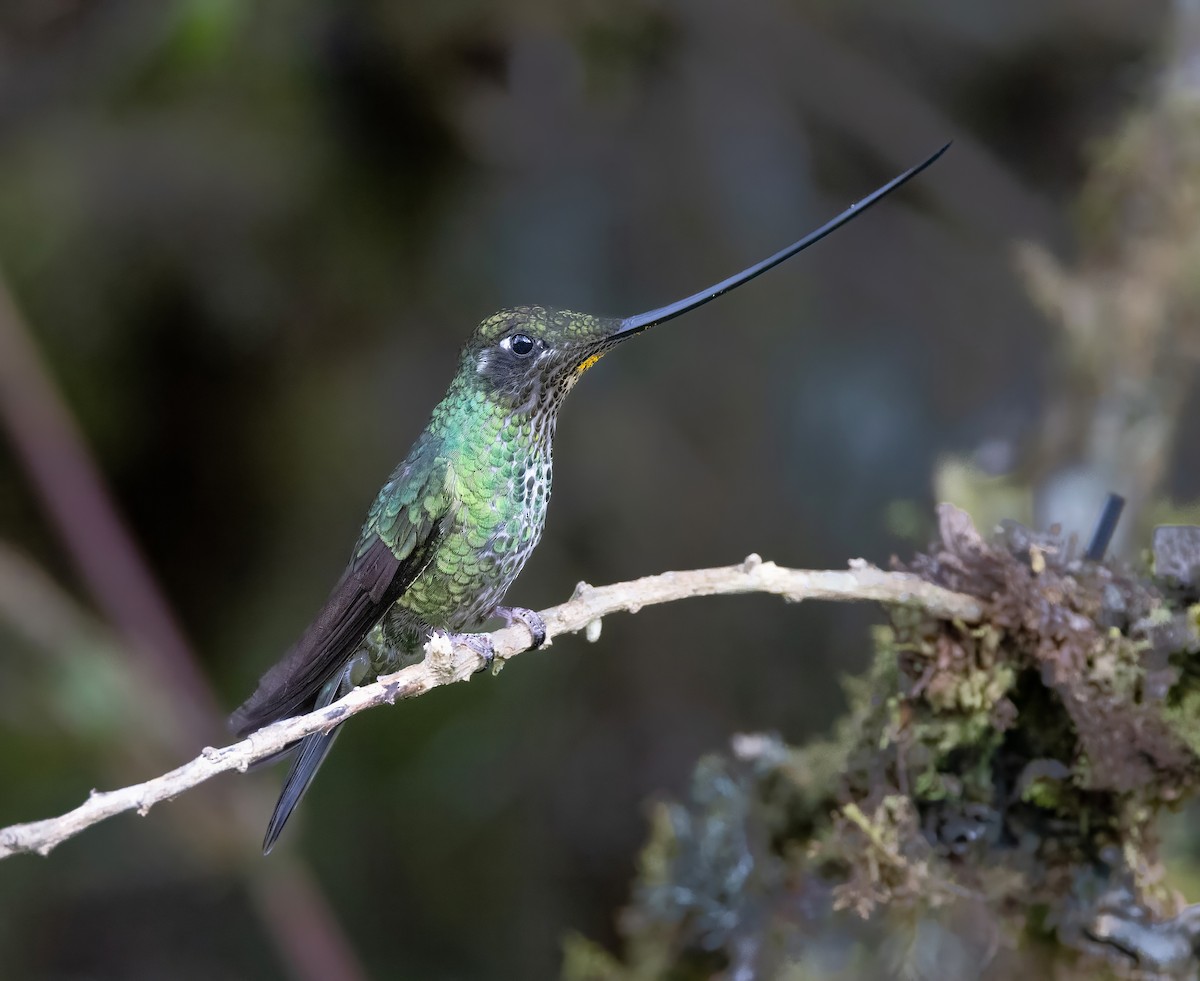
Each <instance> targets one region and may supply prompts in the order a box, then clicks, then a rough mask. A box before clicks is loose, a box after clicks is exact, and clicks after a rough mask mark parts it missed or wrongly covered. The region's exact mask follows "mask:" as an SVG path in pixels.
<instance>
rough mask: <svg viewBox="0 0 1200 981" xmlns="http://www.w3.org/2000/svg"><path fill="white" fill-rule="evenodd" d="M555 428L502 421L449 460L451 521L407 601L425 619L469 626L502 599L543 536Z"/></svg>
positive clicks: (445, 625) (438, 623)
mask: <svg viewBox="0 0 1200 981" xmlns="http://www.w3.org/2000/svg"><path fill="white" fill-rule="evenodd" d="M552 435H553V434H552V432H550V431H538V430H537V429H536V428H535V423H534V422H532V421H530V420H525V421H523V422H521V421H509V420H506V421H505V424H504V425H500V426H497V427H496V428H495V431H494V432H493V433H491V434H489V436H490V438H489V439H488V440H487V441H486V442H483V443H482V445H476V446H471V445H469V444H468V445H466V446H464V447H462V448H460V449H458V451H457V452H455V453H453V454H452V455H451V456H450V458H449V459H448V461H447V462H448V467H449V469H448V474H449V476H448V481H447V488H446V489H447V491H448V493H449V496H450V499H451V508H450V514H449V515H448V516H447V517H448V525H447V527H446V528H445V530H444V533H443V537H442V540H441V542H440V543H439V545H438V547H437V549H436V550H435V552H434V555H433V558H432V560H431V561H430V563H429V565H428V566H427V567H426V569H425V571H424V572H423V573H422V574H421V575H420V576H419V577H418V578H417V580H416V581H415V582H413V584H412V585H411V586H410V587H409V589H408V590H407V591H406V592H405V594H404V596H403V597H401V599H400V601H399V602H400V605H401V606H402V607H403V608H405V609H406V610H407V611H408V612H409V613H410V614H412V615H414V616H416V617H418V618H419V619H420V620H421V621H422V622H424V623H426V624H428V625H430V626H433V627H441V628H444V629H447V630H462V629H466V628H468V627H472V626H475V625H476V624H478V623H479V622H480V621H482V620H483V619H485V618H486V617H487V616H488V615H489V614H490V613H491V611H492V610H493V609H494V608H495V607H496V606H497V604H499V603H500V602H501V600H502V599H503V598H504V594H505V593H506V592H507V591H508V588H509V586H511V585H512V583H513V581H514V580H515V579H516V578H517V576H518V575H519V574H520V572H521V570H522V569H523V568H524V566H525V562H526V561H527V560H528V558H529V556H530V555H531V554H532V552H533V550H534V548H535V547H536V546H537V544H538V541H539V540H540V539H541V536H542V528H543V527H544V525H545V522H546V509H547V506H548V504H549V500H550V488H551V481H552V478H553V465H552V459H551V437H552Z"/></svg>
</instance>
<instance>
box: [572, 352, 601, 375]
mask: <svg viewBox="0 0 1200 981" xmlns="http://www.w3.org/2000/svg"><path fill="white" fill-rule="evenodd" d="M602 357H604V355H603V354H593V355H591V356H590V357H588V358H585V359H584V360H583V361H580V362H579V365H578V367H576V369H575V375H576V377H578V376H579V375H582V374H583V373H584V372H585V371H587V370H588V368H590V367H591V366H592V365H594V364H595V363H596V362H597V361H599V360H600V359H601V358H602Z"/></svg>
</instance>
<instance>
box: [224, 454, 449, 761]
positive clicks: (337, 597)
mask: <svg viewBox="0 0 1200 981" xmlns="http://www.w3.org/2000/svg"><path fill="white" fill-rule="evenodd" d="M419 462H421V461H415V460H414V461H406V462H405V464H402V465H401V466H400V467H399V468H397V470H396V472H395V473H394V474H393V475H392V478H391V480H389V481H388V483H387V484H386V485H385V486H384V488H383V490H382V491H380V493H379V496H378V497H377V498H376V500H375V503H374V505H372V507H371V512H370V515H369V516H368V518H367V523H366V526H365V527H364V528H363V533H362V537H361V538H360V539H359V543H358V547H357V548H356V549H355V552H354V557H353V559H352V560H351V562H350V565H349V567H348V568H347V569H346V571H345V573H344V574H343V575H342V578H341V580H340V581H339V582H338V584H337V586H336V587H334V590H333V593H332V594H331V595H330V597H329V599H328V600H327V601H326V603H325V606H324V607H323V608H322V610H321V612H320V613H318V614H317V617H316V619H315V620H313V622H312V623H311V624H310V625H309V627H308V629H307V630H305V631H304V634H303V635H302V636H301V637H300V639H299V641H297V642H296V644H295V646H294V647H293V648H292V649H291V650H290V651H288V653H287V654H286V655H284V657H283V658H282V659H281V660H280V661H279V662H278V663H277V664H276V665H275V666H274V667H272V668H271V669H270V670H269V671H267V673H266V674H264V675H263V677H262V680H261V681H260V682H259V683H258V688H257V689H256V690H255V692H254V694H253V695H251V696H250V697H249V698H248V699H247V700H246V702H245V703H244V704H243V705H242V706H241V707H240V708H239V709H238V710H237V711H236V712H234V713H233V715H232V716H231V717H230V720H229V724H230V728H232V729H233V731H234V732H235V733H236V734H237V735H238V736H239V737H242V736H245V735H248V734H249V733H251V732H253V731H255V730H256V729H260V728H262V727H263V726H264V725H266V724H268V723H270V722H275V721H276V720H278V719H286V718H288V717H289V716H291V715H295V714H296V713H297V712H298V711H299V710H301V709H302V708H305V707H307V706H308V705H310V704H312V702H313V700H314V699H315V698H316V696H317V694H318V693H319V692H320V690H321V687H322V686H323V685H324V684H325V682H327V681H328V680H329V679H330V678H331V677H332V676H333V674H334V673H335V672H336V671H337V670H338V669H339V668H341V666H342V665H343V664H345V662H346V660H347V659H348V658H349V657H350V656H351V655H352V654H354V652H355V651H356V650H357V649H358V647H359V645H360V644H362V642H363V639H364V638H365V637H366V636H367V634H368V633H369V632H370V631H371V628H372V627H374V626H375V624H376V623H378V622H379V619H380V618H381V617H382V616H383V614H384V613H386V612H387V610H388V608H389V607H390V606H391V605H392V604H393V603H395V602H396V600H397V599H399V598H400V596H401V595H402V594H403V593H404V591H405V590H406V589H407V588H408V587H409V585H411V583H412V581H413V580H414V579H416V578H417V576H419V575H420V574H421V572H422V570H424V568H425V567H426V566H427V565H428V564H429V562H430V561H431V560H432V558H433V556H434V553H435V552H436V550H437V546H438V543H439V542H440V541H441V538H442V535H443V533H444V531H445V528H446V527H447V524H448V522H449V521H450V520H451V517H452V516H451V514H450V511H451V508H452V505H453V501H452V497H451V493H450V491H449V489H448V488H447V481H446V480H444V479H438V478H437V477H436V476H435V477H431V478H430V479H426V480H420V479H415V480H414V479H413V476H414V470H416V469H418V468H417V467H416V466H415V464H417V463H419ZM420 469H426V468H420ZM429 469H432V470H433V471H434V473H435V474H436V472H437V469H438V468H436V467H432V468H429Z"/></svg>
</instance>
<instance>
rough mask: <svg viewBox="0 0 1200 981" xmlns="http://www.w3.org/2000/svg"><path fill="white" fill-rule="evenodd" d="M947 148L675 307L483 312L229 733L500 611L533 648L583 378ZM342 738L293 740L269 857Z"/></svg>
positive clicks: (243, 731) (267, 842) (311, 702)
mask: <svg viewBox="0 0 1200 981" xmlns="http://www.w3.org/2000/svg"><path fill="white" fill-rule="evenodd" d="M948 146H949V144H947V146H945V147H942V149H940V150H939V151H938V152H937V153H935V154H933V156H931V157H930V158H929V159H928V160H926V161H924V162H923V163H921V164H918V165H917V166H916V167H913V168H912V169H911V170H907V171H905V172H904V173H903V174H901V175H900V176H899V177H896V178H895V179H893V180H892V181H890V182H889V183H887V184H885V185H884V186H883V187H881V188H879V189H878V190H876V191H875V192H874V193H872V194H870V195H869V196H868V197H866V198H863V200H861V201H859V202H858V203H857V204H853V205H851V206H850V207H849V208H847V209H846V210H845V211H843V212H842V213H841V214H840V215H838V216H837V217H836V218H834V219H833V220H831V221H829V222H827V223H826V224H825V225H822V226H821V227H820V228H818V229H817V230H816V231H814V232H810V233H809V234H808V235H806V236H805V237H804V238H802V239H800V241H798V242H795V243H793V244H792V245H789V246H788V247H787V248H785V249H783V250H781V251H779V252H777V253H775V254H774V255H773V256H771V257H769V258H767V259H764V260H763V261H762V262H759V263H758V264H756V265H753V266H751V267H750V268H749V269H746V270H743V271H742V272H740V273H738V274H736V275H734V276H731V277H729V278H728V279H725V280H722V281H721V282H720V283H717V284H716V285H714V286H710V287H709V288H708V289H706V290H701V291H700V292H699V293H695V294H693V295H692V296H689V297H687V298H686V299H683V300H679V301H678V302H676V303H672V304H670V305H669V306H665V307H659V308H658V309H656V310H651V311H649V312H647V313H639V314H635V315H634V316H632V317H625V318H624V319H616V318H606V317H594V316H591V315H589V314H583V313H573V312H571V311H569V310H555V309H552V308H550V307H514V308H512V309H509V310H501V311H500V312H499V313H496V314H494V315H492V316H491V317H488V319H487V320H485V321H483V323H481V324H480V325H479V326H478V327H477V328H476V329H475V332H474V334H472V335H471V337H470V339H469V340H468V341H467V343H466V345H464V347H463V349H462V353H461V354H460V356H459V359H458V370H457V371H456V372H455V375H454V378H453V380H452V381H451V382H450V389H449V391H448V392H447V393H446V396H445V397H444V398H443V399H442V401H441V402H439V403H438V404H437V407H436V408H435V409H434V410H433V416H432V418H431V419H430V420H429V425H427V426H426V427H425V431H424V432H423V433H421V435H420V436H419V437H418V438H417V441H416V443H414V444H413V447H412V449H410V450H409V451H408V456H406V457H405V458H404V462H402V463H401V464H400V465H399V466H398V467H397V468H396V469H395V470H394V471H393V472H392V475H391V477H389V478H388V481H387V483H385V484H384V485H383V488H382V490H380V492H379V495H378V496H377V497H376V498H375V503H374V504H372V505H371V510H370V511H369V512H368V514H367V520H366V524H365V525H364V526H363V530H362V534H361V536H360V537H359V539H358V544H357V545H356V546H355V548H354V552H353V554H352V555H351V558H350V564H349V567H348V568H347V569H346V571H345V573H343V575H342V578H341V580H340V581H339V582H338V584H337V586H335V587H334V590H333V593H332V594H331V595H330V597H329V599H328V600H327V601H326V603H325V606H324V607H323V608H322V610H321V611H320V612H319V613H318V614H317V617H316V619H315V620H313V622H312V624H311V625H310V626H309V627H308V629H307V630H306V631H305V632H304V633H303V635H301V637H300V639H299V641H297V643H296V645H295V646H294V647H293V648H292V649H291V650H290V651H289V652H288V653H287V654H286V655H285V656H284V657H283V658H282V659H281V660H280V661H279V662H278V663H277V664H276V665H275V666H274V667H272V668H271V669H270V670H269V671H268V672H267V673H266V674H265V675H263V678H262V681H260V682H259V685H258V689H257V690H256V691H255V692H254V694H253V695H251V696H250V698H249V699H247V701H246V702H245V704H243V705H242V706H241V708H239V709H238V710H237V711H236V712H235V713H234V714H233V717H232V718H231V720H230V724H231V726H232V727H233V729H234V731H235V732H236V733H237V734H238V735H239V736H245V735H247V734H249V733H251V732H253V731H254V730H256V729H258V728H261V727H262V726H264V725H266V724H268V723H270V722H275V721H277V720H279V719H284V718H287V717H289V716H291V715H295V714H297V713H299V712H302V711H308V710H311V709H314V708H317V707H320V706H324V705H328V704H329V703H330V702H331V701H333V700H334V699H336V698H339V697H340V696H341V695H343V694H345V693H346V692H347V691H349V690H350V689H351V688H353V687H355V686H356V685H359V684H362V683H363V682H364V681H366V680H368V679H370V678H373V677H375V676H377V675H379V674H383V673H386V672H388V671H391V670H395V669H396V668H397V667H399V666H400V665H401V664H403V663H407V662H408V661H411V660H413V659H414V658H415V657H416V656H417V654H418V652H419V651H420V649H421V646H422V644H423V643H424V641H425V639H426V638H427V637H428V636H429V634H430V632H431V631H434V630H443V631H463V630H466V629H468V628H473V627H477V626H479V625H480V624H481V623H483V621H485V620H487V619H488V618H489V617H493V616H500V617H503V618H505V619H506V620H508V621H509V622H511V621H512V620H513V619H518V620H520V621H521V622H523V623H525V624H526V626H527V627H528V628H529V632H530V635H531V638H532V641H533V646H535V647H536V646H539V645H540V644H541V643H542V642H543V641H544V640H545V625H544V624H543V623H542V621H541V618H540V617H539V616H538V615H537V614H536V613H534V612H533V611H532V610H525V609H521V608H510V607H504V606H501V605H500V602H501V600H503V598H504V594H505V593H506V592H508V588H509V586H511V585H512V583H513V580H515V579H516V578H517V575H518V574H519V573H520V572H521V569H522V567H523V566H524V565H525V561H526V560H527V559H528V558H529V556H530V553H532V552H533V549H534V547H535V546H536V545H537V543H538V540H539V539H540V538H541V534H542V527H543V525H544V524H545V521H546V506H547V504H548V503H549V501H550V473H551V462H550V449H551V443H552V442H553V439H554V429H555V425H556V423H557V420H558V410H559V407H560V406H561V405H562V402H563V399H564V398H565V397H566V394H567V393H568V392H569V391H570V390H571V389H572V388H573V387H574V386H575V383H576V382H577V381H578V380H579V379H580V377H582V375H583V373H584V372H585V371H587V370H588V369H589V368H590V367H592V365H594V364H595V363H596V362H597V361H599V360H600V358H601V357H602V356H603V355H604V354H605V353H607V352H608V351H609V350H611V349H612V348H613V347H615V346H616V345H617V344H620V343H621V342H622V341H624V340H626V339H628V338H630V337H632V336H633V335H634V334H638V333H641V332H642V331H644V330H646V329H647V328H648V327H653V326H655V325H657V324H661V323H665V322H666V321H668V320H673V319H674V318H675V317H678V316H680V315H681V314H684V313H687V312H688V311H689V310H694V309H696V307H699V306H703V305H704V304H705V303H707V302H708V301H709V300H712V299H715V298H716V297H718V296H720V295H721V294H722V293H726V292H728V291H729V290H731V289H734V288H736V287H738V286H741V285H742V284H743V283H746V282H749V281H750V280H751V279H753V278H754V277H755V276H758V275H759V274H761V273H764V272H766V271H767V270H768V269H770V268H772V267H773V266H776V265H778V264H779V263H781V262H783V261H784V260H785V259H788V258H790V257H791V256H793V255H795V254H796V253H797V252H800V251H802V250H803V249H806V248H807V247H808V246H810V245H812V244H813V243H814V242H816V241H818V240H820V239H822V238H824V237H825V236H826V235H828V234H829V233H830V232H832V231H833V230H834V229H836V228H839V227H841V226H842V225H844V224H845V223H846V222H848V221H850V220H851V219H853V218H855V217H857V216H858V215H859V214H861V213H862V212H863V211H865V210H866V209H867V208H869V207H870V206H871V205H873V204H874V203H875V202H876V201H878V200H880V199H881V198H883V197H884V196H885V195H887V194H889V193H891V192H892V191H894V190H895V189H896V188H897V187H899V186H900V185H901V184H903V183H905V182H906V181H908V180H909V179H911V178H912V177H915V176H916V175H917V174H919V173H920V172H921V171H922V170H924V169H925V168H926V167H928V166H929V165H930V164H932V163H933V162H934V161H935V160H936V159H937V158H938V157H940V156H941V155H942V154H943V153H945V151H946V149H947V147H948ZM484 643H485V644H486V641H484ZM481 653H482V654H484V655H485V656H486V655H487V653H488V652H487V651H485V650H481ZM336 734H337V728H335V729H333V730H332V731H330V732H328V733H316V734H314V735H311V736H307V737H305V738H304V739H302V740H300V742H299V743H298V744H297V746H296V747H293V749H294V750H297V755H296V759H295V761H294V762H293V763H292V767H291V770H290V771H289V773H288V775H287V780H286V781H285V783H284V786H283V792H282V793H281V794H280V797H279V802H278V803H277V804H276V805H275V812H274V813H273V814H272V815H271V821H270V823H269V825H268V826H267V833H266V837H265V838H264V840H263V851H264V853H265V852H269V851H270V850H271V847H272V846H273V845H274V844H275V840H276V839H277V838H278V837H279V833H280V831H282V830H283V826H284V824H285V823H286V822H287V819H288V817H289V816H290V815H291V813H292V811H293V810H294V809H295V807H296V805H297V804H298V803H299V802H300V798H301V796H302V795H303V794H304V791H305V790H306V789H307V787H308V785H309V783H310V782H311V781H312V778H313V776H314V775H315V774H316V772H317V768H318V767H319V766H320V765H321V761H322V760H324V758H325V755H326V754H327V753H328V752H329V748H330V746H331V745H332V744H333V740H334V737H335V736H336Z"/></svg>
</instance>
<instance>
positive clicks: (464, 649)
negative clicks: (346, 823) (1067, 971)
mask: <svg viewBox="0 0 1200 981" xmlns="http://www.w3.org/2000/svg"><path fill="white" fill-rule="evenodd" d="M727 593H772V594H774V595H777V596H782V597H783V598H784V599H785V600H787V601H790V602H798V601H800V600H805V599H825V600H870V601H876V602H880V603H887V604H891V605H905V606H915V607H920V608H922V609H924V610H926V611H928V612H929V613H931V614H932V615H934V616H937V617H941V618H944V619H950V620H961V621H963V622H964V623H976V622H978V621H979V620H980V619H981V617H982V616H983V606H982V604H981V603H980V602H979V601H978V600H976V599H974V598H973V597H970V596H964V595H962V594H960V593H954V592H951V591H949V590H946V589H942V588H940V587H938V586H934V585H932V584H931V583H928V582H925V581H924V580H922V579H920V578H918V577H917V576H914V575H910V574H907V573H898V572H883V571H881V570H879V569H876V568H873V567H870V566H868V565H866V564H865V563H862V562H857V563H854V564H852V566H851V568H850V569H847V570H845V571H822V572H810V571H804V570H799V569H783V568H780V567H779V566H777V565H775V564H774V563H773V562H763V561H762V560H761V559H759V558H758V556H757V555H752V556H750V557H749V558H748V559H747V560H746V561H745V562H743V563H742V564H741V565H733V566H724V567H722V568H717V569H697V570H693V571H691V572H665V573H663V574H662V575H658V576H647V577H646V578H644V579H636V580H633V581H632V582H624V583H616V584H615V585H612V586H601V587H592V586H588V585H587V584H586V583H580V584H579V586H578V587H577V588H576V590H575V595H574V596H572V597H571V599H569V600H568V601H567V602H566V603H563V604H562V605H561V606H555V607H551V608H550V609H548V610H544V611H543V612H542V616H543V617H544V618H545V621H546V641H547V643H549V642H550V641H551V640H553V638H555V637H560V636H562V635H564V634H570V633H576V632H578V631H580V630H584V629H586V628H589V626H591V625H598V624H599V621H600V619H601V618H602V617H605V616H607V615H608V614H610V613H618V612H621V611H626V612H629V613H636V612H637V611H638V610H640V609H641V608H642V607H645V606H652V605H654V604H656V603H669V602H672V601H674V600H680V599H687V598H688V597H691V596H715V595H717V594H727ZM597 630H598V626H591V629H590V630H589V631H588V636H589V637H590V638H594V637H595V636H597ZM489 636H490V637H491V639H492V643H493V645H494V647H495V651H496V661H497V663H498V664H502V663H503V662H505V661H507V660H508V659H509V658H512V657H515V656H516V655H517V654H520V653H521V652H522V651H525V650H528V648H529V633H528V631H527V629H526V628H525V627H524V626H519V625H513V626H510V627H505V628H504V629H502V630H497V631H495V632H494V633H492V634H490V635H489ZM482 666H483V660H482V658H480V656H479V655H478V654H477V653H475V651H473V650H472V649H471V648H470V647H469V646H468V645H467V644H465V643H454V644H452V643H450V641H449V640H448V639H447V638H446V637H445V636H444V635H436V636H434V637H433V638H432V639H431V640H430V641H429V643H428V644H426V647H425V660H424V661H422V662H421V663H420V664H415V665H412V666H411V667H407V668H404V669H403V670H401V671H397V672H396V673H395V674H390V675H385V676H384V677H381V678H380V679H379V680H378V681H375V682H373V683H371V684H369V685H364V686H363V687H361V688H356V689H355V690H354V691H352V692H350V693H349V694H348V695H346V696H345V697H344V698H342V699H340V700H338V701H336V702H334V703H333V704H332V705H329V706H327V707H326V708H323V709H318V710H317V711H315V712H310V713H309V714H308V715H300V716H297V717H296V718H293V719H285V720H284V721H282V722H276V723H274V724H272V725H269V726H267V727H265V728H263V729H260V730H259V731H258V732H255V733H253V734H251V735H250V736H248V737H247V738H246V739H243V740H242V741H241V742H238V743H234V744H233V745H231V746H226V747H224V748H222V749H214V748H213V747H211V746H209V747H206V748H205V749H204V750H203V751H202V752H201V753H200V755H199V756H198V757H196V759H194V760H192V761H191V762H190V763H185V764H184V765H183V766H180V767H177V768H176V769H174V770H171V771H170V772H169V773H164V774H163V775H162V776H158V777H155V778H154V779H152V780H147V781H145V782H144V783H139V784H134V785H132V786H129V787H123V788H122V789H120V790H112V791H107V792H99V791H92V793H91V795H90V796H89V797H88V799H87V800H86V801H84V802H83V803H82V804H80V805H79V806H78V807H76V808H75V809H74V810H72V811H68V812H67V813H66V814H63V815H62V816H61V817H56V818H47V819H46V820H44V821H33V822H30V823H29V824H14V825H12V826H11V827H8V828H3V829H0V858H7V857H8V856H9V855H16V854H18V853H21V852H37V853H38V854H39V855H46V854H48V853H49V852H50V851H51V850H53V849H54V848H55V847H56V846H58V845H59V844H61V843H62V842H64V841H66V840H67V839H68V838H71V837H73V836H74V835H77V834H79V832H81V831H83V830H84V829H85V828H88V827H90V826H91V825H93V824H96V823H97V822H99V821H103V820H104V819H105V818H109V817H112V816H113V815H115V814H120V813H122V812H124V811H137V812H138V813H139V814H145V813H146V812H147V811H149V810H150V808H151V807H152V806H154V805H155V804H157V803H159V802H160V801H164V800H170V799H171V798H173V797H176V796H178V795H179V794H181V793H183V792H184V791H185V790H188V789H190V788H192V787H195V786H196V785H197V784H200V783H203V782H204V781H205V780H208V779H209V778H211V777H214V776H216V775H217V774H218V773H224V772H225V771H227V770H238V771H241V772H245V771H246V769H247V767H249V766H250V765H251V764H253V763H256V762H258V761H260V760H264V759H266V758H267V757H269V756H272V755H274V754H275V753H278V752H279V751H280V750H282V749H285V748H286V747H288V746H290V745H291V744H292V743H294V742H296V740H298V739H300V738H302V737H303V736H307V735H310V734H311V733H314V732H320V731H327V730H329V729H331V728H332V727H333V726H335V725H337V724H338V723H341V722H344V721H345V720H346V719H348V718H349V717H350V716H352V715H355V714H357V713H358V712H362V711H363V710H365V709H368V708H370V707H372V706H373V705H380V704H382V703H384V702H387V703H389V704H390V703H393V702H395V701H396V699H398V698H414V697H416V696H417V695H423V694H424V693H425V692H427V691H429V690H430V689H432V688H438V687H440V686H441V685H448V684H450V683H451V682H455V681H466V680H467V679H468V678H470V677H471V676H472V675H473V674H475V672H476V671H478V670H479V669H480V667H482Z"/></svg>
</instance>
